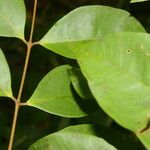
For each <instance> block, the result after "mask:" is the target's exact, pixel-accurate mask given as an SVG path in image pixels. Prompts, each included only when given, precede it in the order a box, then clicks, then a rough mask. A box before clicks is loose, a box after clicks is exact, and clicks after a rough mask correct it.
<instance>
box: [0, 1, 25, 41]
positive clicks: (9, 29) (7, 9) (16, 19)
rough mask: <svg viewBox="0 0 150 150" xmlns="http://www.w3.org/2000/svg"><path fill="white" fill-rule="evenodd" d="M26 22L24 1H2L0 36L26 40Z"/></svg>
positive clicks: (0, 3) (0, 8) (0, 5)
mask: <svg viewBox="0 0 150 150" xmlns="http://www.w3.org/2000/svg"><path fill="white" fill-rule="evenodd" d="M25 20H26V12H25V5H24V1H23V0H0V36H5V37H17V38H20V39H24V27H25Z"/></svg>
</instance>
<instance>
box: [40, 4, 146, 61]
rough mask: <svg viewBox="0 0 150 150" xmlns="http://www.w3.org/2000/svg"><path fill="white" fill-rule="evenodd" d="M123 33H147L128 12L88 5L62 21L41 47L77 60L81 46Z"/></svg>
mask: <svg viewBox="0 0 150 150" xmlns="http://www.w3.org/2000/svg"><path fill="white" fill-rule="evenodd" d="M121 31H132V32H145V30H144V28H143V27H142V25H141V24H140V23H139V22H138V21H137V20H136V19H135V18H133V17H131V16H130V14H129V13H128V12H126V11H124V10H120V9H116V8H111V7H107V6H100V5H99V6H98V5H97V6H85V7H80V8H77V9H75V10H73V11H72V12H70V13H69V14H67V15H66V16H65V17H63V18H62V19H60V20H59V21H58V22H57V23H56V24H54V26H53V27H52V28H51V29H50V30H49V31H48V33H47V34H46V35H45V36H44V37H43V39H41V40H40V41H39V44H41V45H42V46H44V47H46V48H48V49H50V50H52V51H54V52H56V53H58V54H60V55H63V56H65V57H69V58H76V53H77V52H78V51H77V49H76V47H77V46H78V45H80V43H83V42H88V41H90V40H95V39H100V40H103V39H104V37H105V36H107V35H109V34H111V33H113V32H121ZM75 50H76V51H75Z"/></svg>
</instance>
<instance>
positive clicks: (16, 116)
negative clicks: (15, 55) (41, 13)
mask: <svg viewBox="0 0 150 150" xmlns="http://www.w3.org/2000/svg"><path fill="white" fill-rule="evenodd" d="M36 9H37V0H34V10H33V18H32V25H31V32H30V38H29V42H27V54H26V60H25V65H24V69H23V74H22V79H21V83H20V88H19V92H18V96H17V100H16V102H15V112H14V118H13V123H12V129H11V135H10V141H9V146H8V150H12V146H13V141H14V135H15V129H16V124H17V118H18V112H19V108H20V106H21V96H22V91H23V86H24V82H25V78H26V74H27V68H28V64H29V58H30V52H31V48H32V46H33V43H32V38H33V31H34V25H35V17H36Z"/></svg>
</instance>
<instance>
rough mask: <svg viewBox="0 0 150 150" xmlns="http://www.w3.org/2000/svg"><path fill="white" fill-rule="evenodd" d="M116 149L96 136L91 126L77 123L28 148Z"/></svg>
mask: <svg viewBox="0 0 150 150" xmlns="http://www.w3.org/2000/svg"><path fill="white" fill-rule="evenodd" d="M59 149H61V150H70V149H72V150H88V149H90V150H100V149H101V150H116V148H114V147H113V146H111V145H110V144H109V143H107V142H106V141H105V140H103V139H102V138H98V137H97V136H96V135H95V133H94V130H93V129H92V126H90V125H78V126H71V127H68V128H66V129H63V130H61V131H59V132H56V133H54V134H51V135H48V136H46V137H44V138H42V139H40V140H39V141H37V142H35V143H34V144H33V145H32V146H31V147H30V148H29V150H59Z"/></svg>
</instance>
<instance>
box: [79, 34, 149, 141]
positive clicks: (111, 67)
mask: <svg viewBox="0 0 150 150" xmlns="http://www.w3.org/2000/svg"><path fill="white" fill-rule="evenodd" d="M98 43H99V42H98V41H97V42H95V43H94V44H95V45H97V46H94V44H91V45H89V46H88V49H86V50H87V53H84V54H81V56H79V60H78V62H79V64H80V66H81V70H82V72H83V74H84V75H85V77H86V79H87V80H88V83H89V86H90V89H91V91H92V93H93V95H94V96H95V98H96V100H97V102H98V103H99V105H100V106H101V107H102V108H103V110H104V111H105V112H106V113H107V114H109V115H110V116H111V117H112V118H113V119H114V120H115V121H116V122H117V123H119V124H120V125H121V126H123V127H125V128H127V129H129V130H132V131H133V132H134V133H135V134H141V133H140V131H141V130H143V129H144V128H145V127H146V126H147V122H148V121H149V117H150V116H149V114H150V105H149V104H150V100H149V99H150V94H149V90H150V78H149V74H150V61H149V56H150V55H149V54H150V52H149V49H150V48H149V43H150V35H149V34H144V33H120V34H115V35H111V36H110V37H109V38H108V39H107V40H106V41H104V43H103V44H102V43H101V45H100V44H98ZM91 47H93V49H92V50H91V51H90V48H91ZM84 48H87V47H84ZM108 50H109V53H108ZM137 112H140V114H139V113H137ZM131 114H132V115H131ZM127 120H128V121H127ZM149 139H150V138H149ZM143 143H144V142H143ZM144 144H145V143H144Z"/></svg>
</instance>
